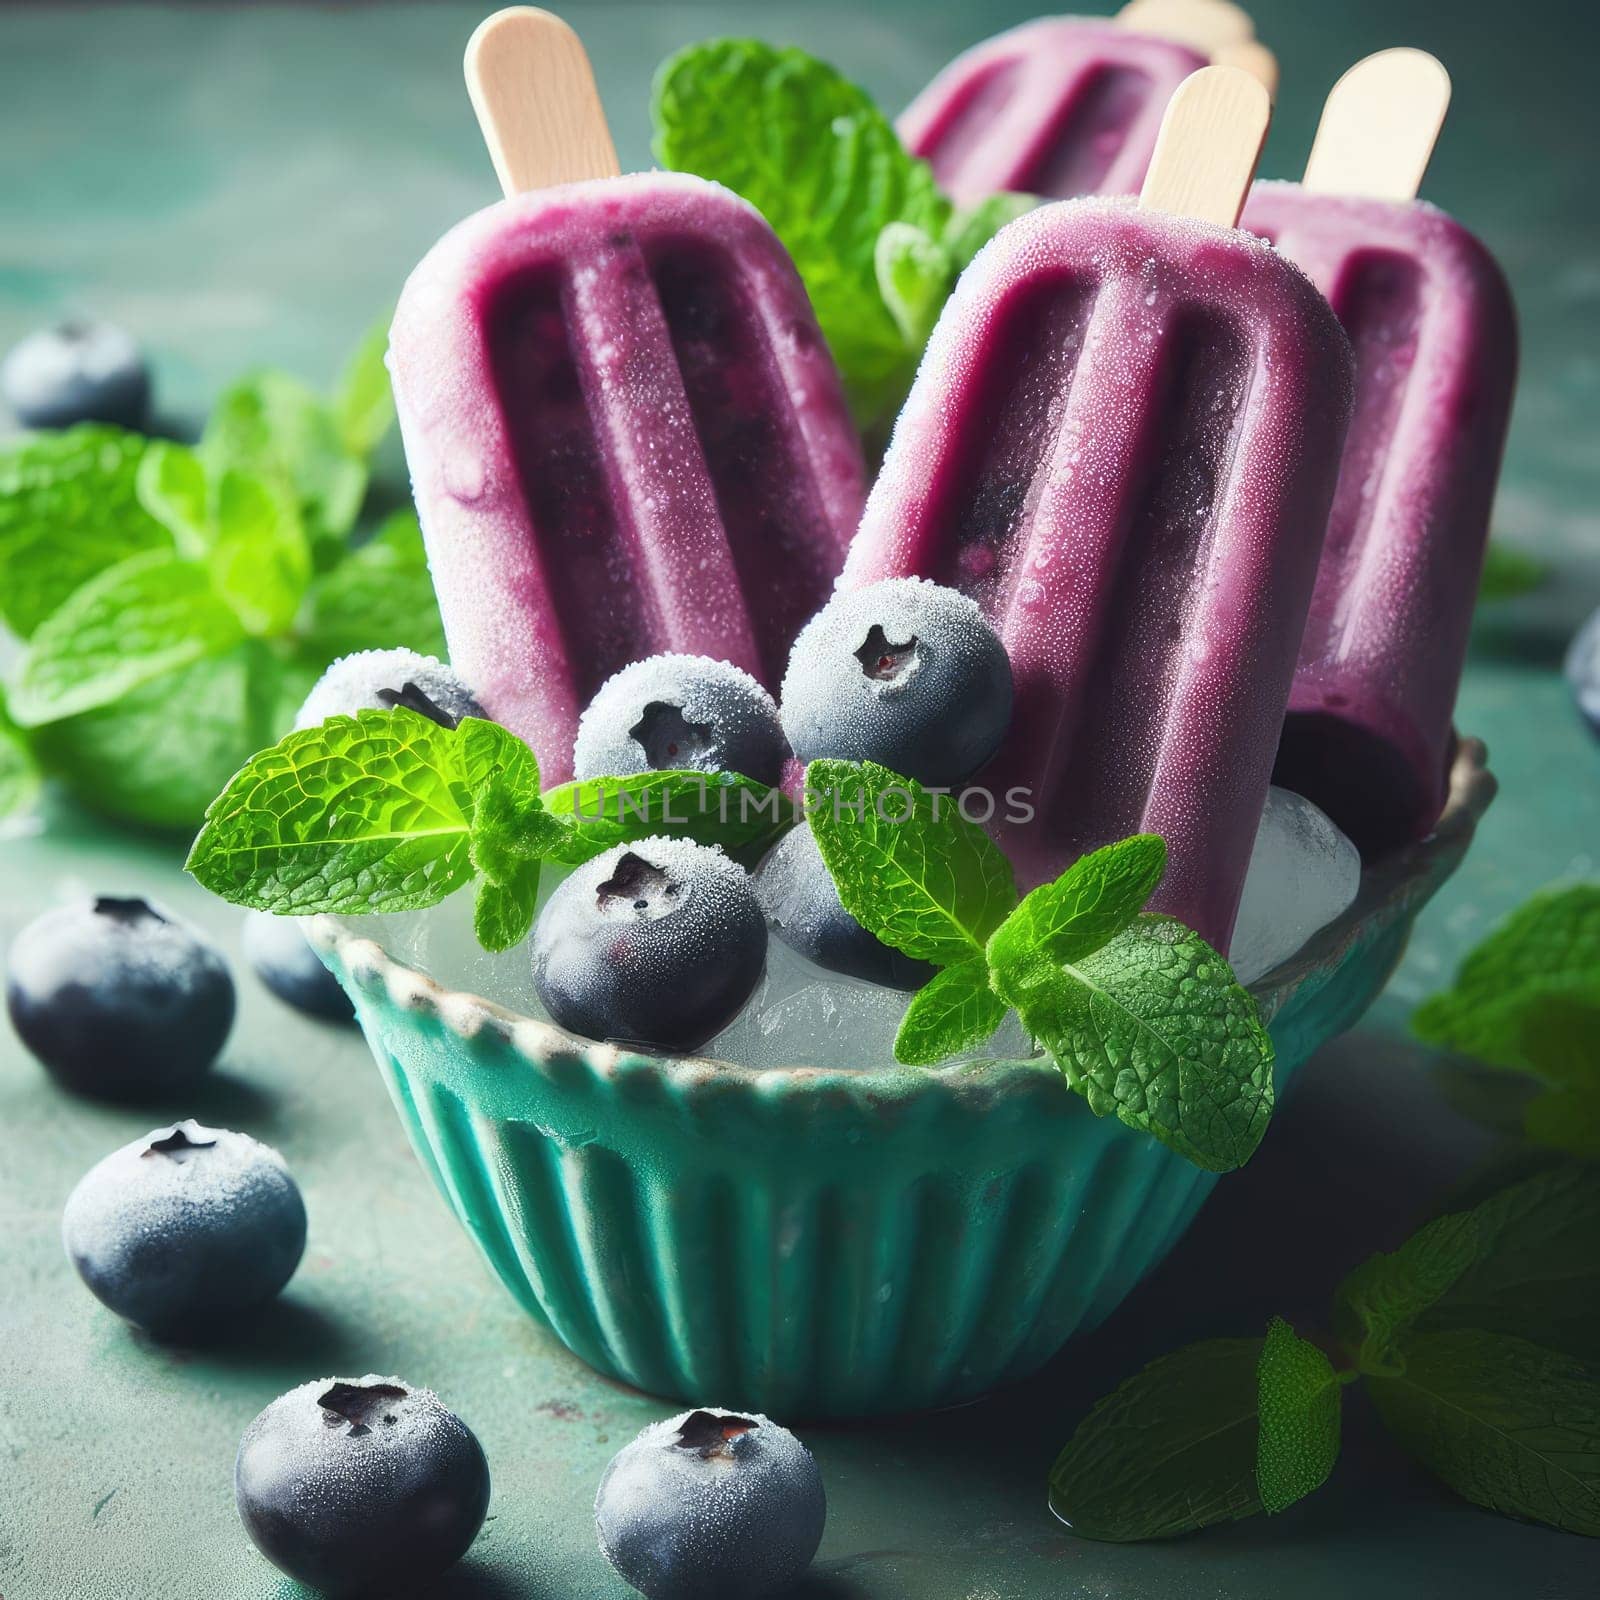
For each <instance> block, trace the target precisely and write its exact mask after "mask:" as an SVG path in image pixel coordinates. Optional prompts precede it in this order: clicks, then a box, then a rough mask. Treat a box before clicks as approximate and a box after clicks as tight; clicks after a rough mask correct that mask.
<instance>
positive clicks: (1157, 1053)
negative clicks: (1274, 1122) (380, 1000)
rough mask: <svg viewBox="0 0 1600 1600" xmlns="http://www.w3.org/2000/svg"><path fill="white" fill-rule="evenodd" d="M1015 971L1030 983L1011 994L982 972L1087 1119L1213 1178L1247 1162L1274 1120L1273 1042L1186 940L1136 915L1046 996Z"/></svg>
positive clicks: (1181, 929)
mask: <svg viewBox="0 0 1600 1600" xmlns="http://www.w3.org/2000/svg"><path fill="white" fill-rule="evenodd" d="M1023 970H1024V971H1026V972H1027V973H1028V974H1029V976H1030V979H1033V980H1035V981H1031V982H1030V983H1029V984H1027V985H1026V986H1024V985H1022V984H1018V985H1016V986H1013V985H1012V983H1011V982H1010V973H1009V971H1008V970H1007V969H1006V968H1004V967H994V966H993V965H992V964H991V972H992V980H991V981H993V982H994V984H995V987H996V989H997V990H998V992H999V993H1000V995H1001V996H1002V998H1005V999H1007V1000H1009V1001H1010V1002H1011V1003H1012V1004H1013V1005H1015V1006H1016V1008H1017V1012H1018V1015H1019V1016H1021V1018H1022V1022H1023V1026H1024V1027H1026V1028H1027V1029H1028V1031H1029V1032H1030V1033H1031V1034H1033V1036H1034V1037H1035V1038H1036V1039H1038V1040H1039V1041H1040V1043H1042V1044H1043V1045H1044V1046H1045V1048H1046V1049H1048V1050H1049V1051H1050V1053H1051V1055H1053V1056H1054V1057H1055V1059H1056V1063H1057V1065H1058V1066H1060V1068H1061V1070H1062V1072H1063V1073H1064V1074H1065V1076H1066V1079H1067V1082H1068V1084H1069V1085H1071V1087H1072V1088H1074V1089H1075V1090H1077V1091H1078V1093H1079V1094H1081V1095H1083V1097H1084V1098H1085V1099H1086V1100H1087V1101H1088V1102H1089V1107H1090V1109H1091V1110H1092V1111H1093V1112H1094V1113H1095V1114H1096V1115H1097V1116H1105V1115H1106V1114H1107V1113H1114V1114H1115V1115H1116V1116H1117V1118H1118V1119H1119V1120H1120V1121H1122V1122H1124V1123H1126V1124H1127V1126H1128V1127H1130V1128H1139V1129H1142V1130H1143V1131H1145V1132H1147V1133H1151V1134H1154V1136H1155V1137H1156V1138H1157V1139H1159V1140H1160V1141H1161V1142H1162V1143H1163V1144H1164V1145H1167V1146H1168V1147H1169V1148H1170V1149H1173V1150H1176V1151H1177V1152H1178V1154H1179V1155H1182V1156H1186V1157H1188V1159H1189V1160H1190V1161H1192V1162H1194V1163H1195V1165H1196V1166H1199V1167H1204V1168H1206V1169H1207V1170H1208V1171H1211V1172H1231V1171H1233V1170H1234V1169H1235V1168H1236V1167H1241V1166H1243V1165H1244V1163H1245V1162H1246V1161H1248V1160H1249V1159H1250V1157H1251V1156H1252V1155H1253V1154H1254V1153H1255V1149H1256V1146H1257V1145H1259V1144H1260V1143H1261V1138H1262V1135H1263V1134H1265V1132H1266V1130H1267V1123H1268V1121H1269V1120H1270V1118H1271V1116H1272V1106H1273V1082H1272V1066H1273V1048H1272V1039H1271V1036H1270V1035H1269V1034H1268V1033H1267V1030H1266V1028H1265V1027H1264V1026H1263V1025H1262V1022H1261V1016H1260V1012H1259V1011H1258V1010H1257V1008H1256V1003H1255V1001H1254V1000H1253V999H1252V998H1251V996H1250V993H1249V991H1248V990H1246V989H1245V988H1244V987H1243V986H1242V985H1241V984H1240V983H1239V981H1238V979H1236V978H1235V977H1234V975H1233V969H1232V968H1231V967H1229V965H1228V963H1227V962H1226V961H1225V960H1224V959H1223V958H1222V957H1221V956H1220V955H1218V954H1217V952H1216V951H1215V950H1213V949H1212V948H1211V946H1210V945H1209V944H1207V943H1206V941H1205V940H1204V939H1202V938H1201V937H1200V935H1199V934H1197V933H1196V932H1194V930H1193V929H1191V928H1186V927H1185V926H1184V925H1183V924H1182V923H1181V922H1178V921H1176V920H1175V919H1173V918H1171V917H1161V916H1153V915H1149V914H1141V915H1140V916H1139V917H1138V919H1137V921H1135V922H1134V923H1132V924H1131V925H1130V926H1129V927H1127V928H1125V929H1124V930H1123V931H1122V932H1121V933H1119V934H1117V935H1116V936H1115V937H1114V938H1113V939H1111V940H1109V941H1108V942H1107V943H1106V944H1105V945H1103V946H1102V947H1101V948H1100V949H1099V950H1096V951H1094V952H1093V953H1092V954H1090V955H1087V956H1083V957H1080V958H1079V959H1078V960H1077V961H1075V962H1071V963H1067V964H1065V965H1063V966H1062V968H1061V970H1060V974H1059V976H1057V977H1056V978H1054V979H1053V980H1052V981H1051V982H1049V983H1048V984H1039V983H1038V982H1037V981H1036V974H1037V969H1036V968H1035V967H1034V966H1033V965H1032V964H1031V963H1030V964H1028V965H1027V966H1026V967H1025V968H1024V969H1023Z"/></svg>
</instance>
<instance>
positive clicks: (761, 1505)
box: [594, 1406, 828, 1600]
mask: <svg viewBox="0 0 1600 1600" xmlns="http://www.w3.org/2000/svg"><path fill="white" fill-rule="evenodd" d="M594 1514H595V1528H596V1531H597V1533H598V1535H599V1539H600V1549H601V1551H602V1552H603V1553H604V1555H605V1558H606V1560H608V1561H609V1562H610V1563H611V1565H612V1566H613V1567H615V1568H616V1570H617V1572H618V1573H619V1574H620V1575H621V1577H622V1578H623V1579H624V1580H625V1581H626V1582H627V1583H629V1584H630V1585H632V1587H633V1588H635V1589H637V1590H638V1591H639V1592H640V1593H641V1594H642V1595H644V1596H646V1600H748V1597H753V1596H758V1595H764V1594H771V1593H773V1592H774V1591H776V1590H780V1589H783V1588H786V1587H787V1586H788V1585H790V1584H792V1583H793V1582H794V1581H795V1580H796V1579H797V1578H798V1577H799V1576H800V1574H801V1573H802V1572H804V1571H805V1569H806V1568H807V1567H808V1566H810V1564H811V1559H812V1557H813V1556H814V1555H815V1554H816V1553H817V1546H818V1545H819V1544H820V1543H821V1542H822V1529H823V1524H824V1523H825V1522H826V1520H827V1514H828V1505H827V1497H826V1496H825V1494H824V1492H823V1488H822V1475H821V1473H820V1472H818V1470H817V1463H816V1461H815V1459H814V1458H813V1457H812V1454H811V1452H810V1451H809V1450H807V1449H806V1447H805V1446H804V1445H803V1444H801V1443H800V1441H799V1440H798V1439H797V1438H795V1436H794V1435H793V1434H792V1433H790V1432H789V1430H788V1429H787V1428H781V1427H779V1426H778V1424H777V1423H775V1422H771V1421H769V1420H768V1419H767V1418H766V1417H763V1416H759V1415H753V1416H742V1415H740V1414H738V1413H736V1412H732V1411H723V1410H721V1409H719V1408H717V1407H712V1406H708V1407H705V1408H702V1409H698V1410H695V1411H686V1412H684V1413H683V1414H682V1415H681V1416H677V1417H672V1418H670V1419H669V1420H668V1421H666V1422H658V1423H656V1424H655V1425H654V1426H653V1427H649V1428H646V1429H645V1430H644V1432H643V1433H641V1434H640V1435H639V1437H638V1438H637V1439H635V1440H634V1441H633V1443H632V1444H629V1445H625V1446H623V1448H622V1449H621V1450H619V1451H618V1452H617V1454H616V1455H615V1456H614V1457H612V1460H611V1464H610V1465H609V1466H608V1467H607V1468H606V1470H605V1476H604V1477H602V1478H601V1480H600V1490H599V1493H598V1494H597V1495H596V1497H595V1507H594Z"/></svg>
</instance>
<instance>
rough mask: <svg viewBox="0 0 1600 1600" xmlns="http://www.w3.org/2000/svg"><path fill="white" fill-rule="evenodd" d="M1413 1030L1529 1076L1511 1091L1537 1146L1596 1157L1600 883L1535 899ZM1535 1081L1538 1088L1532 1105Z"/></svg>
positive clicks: (1422, 1011) (1431, 1002) (1424, 1010)
mask: <svg viewBox="0 0 1600 1600" xmlns="http://www.w3.org/2000/svg"><path fill="white" fill-rule="evenodd" d="M1411 1025H1412V1028H1413V1031H1415V1032H1416V1034H1417V1035H1418V1036H1419V1037H1420V1038H1422V1039H1424V1040H1426V1041H1427V1042H1428V1043H1430V1044H1434V1045H1437V1046H1439V1047H1441V1048H1442V1049H1445V1050H1450V1051H1453V1052H1456V1053H1458V1054H1461V1055H1465V1056H1471V1057H1473V1058H1474V1059H1476V1060H1478V1061H1481V1062H1484V1063H1485V1064H1487V1065H1489V1066H1492V1067H1498V1068H1504V1069H1506V1070H1508V1071H1509V1072H1513V1073H1520V1074H1525V1075H1526V1077H1524V1078H1523V1079H1522V1080H1520V1081H1512V1082H1508V1083H1507V1090H1508V1092H1509V1094H1510V1096H1512V1097H1515V1098H1517V1099H1518V1100H1519V1102H1520V1103H1519V1104H1517V1105H1516V1106H1515V1108H1514V1109H1515V1113H1516V1115H1517V1117H1518V1118H1519V1119H1520V1120H1521V1122H1522V1128H1523V1132H1524V1133H1525V1135H1526V1136H1527V1137H1528V1138H1529V1139H1530V1140H1532V1141H1533V1142H1534V1143H1536V1144H1542V1145H1548V1146H1551V1147H1553V1148H1555V1149H1560V1150H1566V1151H1569V1152H1571V1153H1572V1154H1575V1155H1583V1156H1588V1157H1591V1158H1600V885H1597V884H1574V885H1570V886H1568V887H1564V888H1556V889H1546V890H1543V891H1542V892H1540V893H1539V894H1536V895H1534V896H1533V897H1532V898H1531V899H1530V900H1528V901H1527V902H1526V903H1525V904H1524V905H1522V906H1521V907H1519V908H1518V909H1517V910H1516V911H1514V912H1513V913H1512V914H1511V915H1510V916H1509V917H1508V918H1507V919H1506V920H1505V921H1504V922H1503V923H1501V925H1500V926H1499V927H1498V928H1496V929H1495V930H1494V931H1493V932H1492V933H1490V934H1489V936H1488V937H1487V938H1486V939H1484V940H1483V941H1482V943H1480V944H1479V945H1478V946H1477V947H1476V948H1475V949H1473V950H1472V951H1470V952H1469V953H1468V954H1467V956H1466V958H1465V959H1464V960H1463V961H1462V963H1461V966H1460V968H1459V970H1458V971H1457V973H1456V976H1455V981H1454V983H1453V984H1452V985H1451V987H1450V988H1449V989H1447V990H1445V991H1444V992H1443V993H1441V994H1436V995H1434V996H1433V997H1432V998H1430V999H1428V1000H1426V1001H1424V1002H1423V1004H1422V1005H1421V1006H1419V1007H1418V1008H1417V1010H1416V1011H1415V1013H1413V1015H1412V1019H1411ZM1529 1078H1531V1079H1533V1080H1534V1081H1535V1082H1536V1083H1537V1084H1538V1085H1540V1088H1539V1092H1538V1093H1537V1094H1536V1095H1534V1096H1533V1097H1532V1098H1531V1099H1530V1098H1528V1097H1527V1096H1526V1094H1525V1093H1524V1092H1523V1091H1524V1089H1525V1087H1526V1084H1527V1079H1529Z"/></svg>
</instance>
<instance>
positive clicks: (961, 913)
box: [806, 761, 1273, 1172]
mask: <svg viewBox="0 0 1600 1600" xmlns="http://www.w3.org/2000/svg"><path fill="white" fill-rule="evenodd" d="M806 790H807V801H808V819H809V821H810V825H811V830H812V832H813V833H814V834H815V835H816V840H817V846H818V849H819V850H820V851H821V854H822V859H823V861H824V863H825V864H826V865H827V868H828V871H829V873H830V874H831V875H832V877H833V880H834V884H835V886H836V887H837V889H838V891H839V898H840V900H841V901H842V902H843V904H844V908H845V910H847V911H848V912H849V913H850V915H851V916H853V917H854V918H855V919H856V920H857V921H858V922H860V923H861V924H862V926H863V927H865V928H867V929H868V930H869V931H870V932H871V933H873V934H875V935H876V936H877V937H878V938H879V939H881V940H882V941H883V942H884V943H885V944H888V945H892V946H893V947H894V948H895V949H897V950H900V951H903V952H904V953H905V954H906V955H908V956H911V957H913V958H914V959H917V960H920V961H931V962H933V963H934V964H935V965H937V966H940V967H942V968H943V969H944V970H943V971H942V972H941V973H939V975H938V976H937V977H935V978H934V979H933V980H932V981H931V982H930V983H928V984H927V985H926V986H925V987H924V988H923V989H921V990H919V991H918V992H917V994H915V995H914V996H913V997H912V999H911V1002H910V1004H909V1006H908V1007H907V1010H906V1014H905V1017H904V1019H903V1020H902V1022H901V1026H900V1030H899V1033H898V1035H897V1036H896V1039H895V1057H896V1059H897V1060H899V1061H901V1062H903V1063H905V1064H906V1065H908V1066H928V1065H933V1064H934V1063H936V1062H938V1061H942V1060H947V1059H949V1058H950V1057H951V1056H953V1055H957V1054H959V1053H960V1052H962V1051H964V1050H970V1049H973V1048H976V1047H977V1046H978V1045H980V1044H982V1042H983V1041H984V1040H985V1039H987V1038H989V1037H990V1036H991V1035H992V1034H993V1033H994V1031H995V1030H996V1029H997V1028H998V1027H999V1026H1000V1023H1001V1022H1002V1021H1003V1020H1004V1018H1005V1014H1006V1012H1007V1011H1008V1010H1011V1009H1015V1010H1016V1012H1017V1014H1018V1015H1019V1016H1020V1018H1021V1019H1022V1024H1023V1026H1024V1027H1025V1028H1026V1029H1027V1030H1028V1032H1029V1033H1030V1034H1031V1035H1032V1036H1033V1037H1034V1038H1035V1039H1036V1040H1038V1041H1039V1042H1040V1043H1041V1044H1042V1045H1044V1047H1045V1048H1046V1049H1047V1050H1048V1051H1049V1052H1050V1054H1051V1055H1052V1056H1053V1057H1054V1058H1055V1061H1056V1064H1057V1065H1058V1066H1059V1067H1060V1069H1061V1072H1062V1074H1063V1075H1064V1076H1065V1078H1066V1080H1067V1083H1068V1085H1069V1086H1070V1087H1071V1088H1073V1089H1074V1090H1076V1091H1077V1092H1078V1093H1079V1094H1081V1095H1083V1097H1084V1098H1085V1099H1086V1100H1087V1101H1088V1102H1089V1106H1090V1108H1091V1109H1092V1110H1093V1111H1094V1112H1095V1114H1096V1115H1097V1116H1104V1115H1106V1114H1108V1113H1114V1114H1115V1115H1116V1116H1117V1117H1118V1118H1120V1119H1121V1120H1122V1121H1123V1122H1124V1123H1126V1124H1127V1125H1128V1126H1129V1127H1133V1128H1138V1129H1140V1130H1142V1131H1145V1132H1148V1133H1151V1134H1153V1135H1154V1136H1155V1137H1156V1138H1157V1139H1159V1140H1161V1141H1162V1143H1164V1144H1166V1145H1168V1146H1169V1147H1170V1148H1172V1149H1173V1150H1176V1151H1178V1152H1179V1154H1181V1155H1183V1156H1185V1157H1187V1158H1188V1159H1189V1160H1191V1161H1193V1162H1195V1163H1196V1164H1197V1165H1199V1166H1202V1167H1206V1168H1208V1169H1210V1170H1212V1171H1218V1172H1226V1171H1230V1170H1232V1169H1233V1168H1235V1167H1238V1166H1241V1165H1242V1164H1243V1163H1244V1162H1245V1161H1247V1160H1248V1159H1249V1158H1250V1156H1251V1154H1252V1153H1253V1152H1254V1150H1255V1148H1256V1146H1257V1145H1258V1144H1259V1143H1260V1141H1261V1136H1262V1134H1263V1133H1264V1132H1265V1131H1266V1125H1267V1121H1268V1119H1269V1118H1270V1116H1271V1114H1272V1103H1273V1083H1272V1064H1273V1050H1272V1040H1271V1037H1270V1035H1269V1034H1268V1033H1267V1030H1266V1028H1265V1027H1264V1026H1263V1025H1262V1023H1261V1017H1260V1013H1259V1011H1258V1010H1257V1008H1256V1004H1255V1001H1254V1000H1253V999H1252V998H1251V997H1250V995H1249V993H1248V992H1247V991H1246V990H1245V989H1244V988H1242V987H1241V986H1240V984H1239V983H1238V981H1237V980H1236V979H1235V978H1234V976H1233V971H1232V969H1231V968H1230V967H1229V966H1228V963H1227V962H1226V961H1225V960H1224V959H1223V958H1222V957H1221V956H1220V955H1218V954H1217V952H1216V951H1215V950H1213V949H1212V948H1211V947H1210V945H1208V944H1207V943H1206V942H1205V941H1204V940H1203V939H1202V938H1201V937H1200V936H1199V934H1197V933H1195V932H1193V931H1192V930H1191V929H1189V928H1186V927H1184V926H1183V924H1182V923H1180V922H1177V921H1175V920H1174V919H1173V918H1171V917H1159V916H1152V915H1149V914H1147V913H1145V912H1144V911H1143V909H1142V908H1143V906H1144V905H1145V903H1146V901H1147V900H1148V899H1149V898H1150V895H1151V893H1152V892H1153V891H1154V889H1155V887H1156V885H1157V884H1158V883H1159V882H1160V881H1161V875H1162V873H1163V872H1164V871H1165V869H1166V846H1165V845H1164V844H1163V843H1162V841H1161V840H1160V839H1159V838H1156V837H1154V836H1153V835H1137V836H1135V837H1133V838H1130V839H1124V840H1122V841H1121V842H1120V843H1118V844H1114V845H1109V846H1107V847H1106V848H1105V849H1102V850H1097V851H1094V852H1093V853H1092V854H1090V855H1087V856H1085V857H1083V858H1082V859H1081V860H1079V861H1076V862H1074V863H1073V865H1072V866H1070V867H1069V868H1068V869H1067V870H1066V871H1065V872H1064V873H1062V875H1061V876H1060V877H1059V878H1058V879H1056V880H1055V881H1054V882H1053V883H1048V884H1043V885H1041V886H1040V887H1039V888H1036V889H1034V890H1033V891H1032V892H1031V893H1030V894H1029V895H1028V896H1027V897H1026V898H1025V899H1024V900H1022V902H1021V903H1020V904H1019V903H1018V901H1017V891H1016V886H1015V884H1014V882H1013V879H1012V875H1011V868H1010V864H1009V863H1008V862H1007V861H1006V859H1005V857H1004V856H1003V855H1002V854H1001V853H1000V850H999V848H998V846H996V845H995V843H994V841H993V840H992V839H990V837H989V836H988V834H987V833H985V832H984V830H983V829H982V828H981V827H979V826H978V825H977V824H976V823H973V822H969V821H968V820H967V819H966V818H965V817H963V816H962V815H961V812H960V808H959V805H958V803H957V801H956V800H955V799H953V798H951V797H950V796H948V795H942V794H940V795H936V794H934V793H932V792H930V791H928V790H926V789H924V788H923V787H922V785H920V784H918V783H915V782H913V781H912V780H910V779H907V778H902V777H900V776H898V775H897V774H895V773H893V772H890V771H889V770H888V769H887V768H886V767H881V766H878V765H877V764H876V763H874V762H870V761H868V762H859V763H857V762H848V761H814V762H812V764H811V765H810V766H809V767H808V768H807V769H806Z"/></svg>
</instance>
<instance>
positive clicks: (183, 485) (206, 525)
mask: <svg viewBox="0 0 1600 1600" xmlns="http://www.w3.org/2000/svg"><path fill="white" fill-rule="evenodd" d="M134 487H135V490H136V492H137V494H138V496H139V504H140V505H142V506H143V507H144V509H145V510H146V511H147V512H149V514H150V515H151V516H152V517H154V518H155V519H156V521H157V522H159V523H160V524H161V525H162V527H164V528H165V529H166V530H167V531H168V532H169V533H170V534H171V535H172V538H173V542H174V543H175V544H176V545H177V547H178V549H179V550H181V551H182V552H183V554H184V555H186V556H190V557H198V556H200V555H201V554H203V552H204V551H205V548H206V546H207V545H208V544H210V542H211V506H210V501H209V488H208V485H207V483H206V469H205V468H204V467H203V466H202V465H201V463H200V458H199V456H197V455H196V454H195V453H194V451H193V450H191V449H189V448H188V447H187V446H186V445H181V444H174V443H172V441H171V440H169V439H152V440H151V441H150V445H149V448H148V449H147V450H146V451H145V453H144V458H143V459H142V460H141V461H140V463H139V471H138V476H137V477H136V479H135V484H134Z"/></svg>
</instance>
